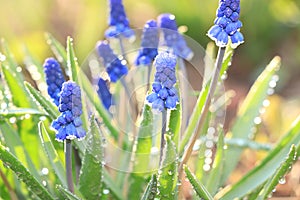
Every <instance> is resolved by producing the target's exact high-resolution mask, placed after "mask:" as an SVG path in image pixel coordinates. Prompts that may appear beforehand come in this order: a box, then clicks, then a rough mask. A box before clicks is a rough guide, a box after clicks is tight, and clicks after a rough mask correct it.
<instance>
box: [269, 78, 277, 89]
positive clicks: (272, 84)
mask: <svg viewBox="0 0 300 200" xmlns="http://www.w3.org/2000/svg"><path fill="white" fill-rule="evenodd" d="M269 87H271V88H275V87H276V81H274V80H272V81H270V82H269Z"/></svg>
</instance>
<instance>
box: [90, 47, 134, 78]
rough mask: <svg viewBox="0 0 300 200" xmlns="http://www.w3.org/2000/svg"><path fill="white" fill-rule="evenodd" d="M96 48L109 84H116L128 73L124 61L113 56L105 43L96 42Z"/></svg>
mask: <svg viewBox="0 0 300 200" xmlns="http://www.w3.org/2000/svg"><path fill="white" fill-rule="evenodd" d="M96 48H97V51H98V54H99V56H100V57H101V59H102V61H103V64H104V66H105V68H106V72H107V73H108V75H109V77H110V81H111V82H117V80H119V79H120V78H121V77H122V76H123V75H125V74H127V73H128V69H127V66H126V61H125V60H120V59H119V58H118V57H117V56H116V55H115V54H114V52H113V50H112V49H111V48H110V46H109V44H108V42H107V41H100V42H98V43H97V47H96Z"/></svg>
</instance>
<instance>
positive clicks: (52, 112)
mask: <svg viewBox="0 0 300 200" xmlns="http://www.w3.org/2000/svg"><path fill="white" fill-rule="evenodd" d="M25 87H26V89H27V91H28V92H29V93H30V94H31V97H32V98H33V99H34V100H35V101H36V102H37V103H38V104H39V105H40V106H41V107H42V108H43V109H44V110H45V111H46V112H47V113H48V114H49V116H50V118H51V119H52V120H54V119H56V118H57V116H58V115H59V112H58V110H57V108H56V107H55V106H54V104H53V103H51V102H50V101H49V100H47V99H46V98H45V97H44V96H43V95H41V93H40V92H38V91H37V90H36V89H34V88H33V87H32V86H31V85H30V84H29V83H27V82H25Z"/></svg>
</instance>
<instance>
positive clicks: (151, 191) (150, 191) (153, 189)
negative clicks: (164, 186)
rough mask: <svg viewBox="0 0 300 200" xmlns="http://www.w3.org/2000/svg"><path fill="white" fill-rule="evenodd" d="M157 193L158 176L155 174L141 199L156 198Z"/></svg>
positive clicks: (152, 199) (150, 199) (149, 199)
mask: <svg viewBox="0 0 300 200" xmlns="http://www.w3.org/2000/svg"><path fill="white" fill-rule="evenodd" d="M156 194H157V176H156V174H153V175H152V177H151V179H150V181H149V183H148V185H147V188H146V190H145V192H144V194H143V196H142V198H141V200H154V199H155V195H156Z"/></svg>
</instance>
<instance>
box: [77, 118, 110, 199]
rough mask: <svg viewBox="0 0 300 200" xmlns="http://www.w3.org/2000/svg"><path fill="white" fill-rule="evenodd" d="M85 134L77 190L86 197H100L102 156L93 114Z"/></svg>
mask: <svg viewBox="0 0 300 200" xmlns="http://www.w3.org/2000/svg"><path fill="white" fill-rule="evenodd" d="M87 135H88V138H87V147H86V149H85V154H84V157H83V160H82V167H81V171H80V175H79V191H80V192H81V193H82V194H83V195H84V197H85V198H86V199H101V195H102V190H103V186H102V177H103V161H104V156H103V146H102V136H101V132H100V129H99V127H98V125H97V124H96V121H95V118H94V116H92V118H91V127H90V131H89V132H88V134H87Z"/></svg>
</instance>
